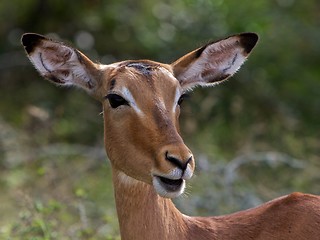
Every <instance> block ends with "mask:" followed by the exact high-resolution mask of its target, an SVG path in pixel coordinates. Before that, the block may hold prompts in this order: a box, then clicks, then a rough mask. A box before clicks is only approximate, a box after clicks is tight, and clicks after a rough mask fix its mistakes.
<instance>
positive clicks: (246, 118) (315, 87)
mask: <svg viewBox="0 0 320 240" xmlns="http://www.w3.org/2000/svg"><path fill="white" fill-rule="evenodd" d="M0 20H1V21H0V36H1V38H0V95H1V101H0V193H1V194H0V213H1V214H0V238H1V239H119V230H118V225H117V218H116V213H115V206H114V200H113V191H112V185H111V178H110V165H109V163H108V161H107V160H106V156H105V153H104V150H103V126H102V116H101V115H100V112H101V106H100V104H99V103H97V102H95V101H94V100H92V99H91V98H90V97H88V96H87V95H86V94H85V93H84V92H82V91H80V90H76V89H62V88H56V87H54V86H53V85H51V84H50V83H48V82H47V81H45V80H43V79H42V78H40V77H39V75H38V74H37V73H36V71H35V70H34V69H33V67H32V66H31V64H30V63H29V62H28V60H27V58H26V56H25V54H24V51H23V48H22V47H21V45H20V37H21V34H22V33H24V32H37V33H41V34H45V35H48V36H49V37H52V38H56V39H63V40H65V41H67V42H68V43H71V44H72V45H73V46H75V47H76V48H78V49H80V50H81V51H83V52H84V53H85V54H87V55H88V56H90V57H91V58H92V59H94V60H97V61H99V62H101V63H105V64H107V63H112V62H114V61H120V60H125V59H143V58H149V59H153V60H156V61H162V62H168V63H169V62H172V61H174V60H175V59H177V58H178V57H180V56H182V55H183V54H185V53H187V52H188V51H191V50H193V49H195V48H197V47H200V46H201V45H202V44H205V43H207V42H209V41H210V40H217V39H219V38H224V37H226V36H228V35H232V34H235V33H239V32H247V31H250V32H257V33H258V34H259V35H260V41H259V43H258V46H257V47H256V48H255V50H254V51H253V54H252V55H251V56H250V58H249V60H248V61H247V62H246V64H245V65H244V66H243V68H242V69H241V70H240V71H239V72H238V73H237V74H236V76H234V77H233V78H232V79H230V80H229V81H228V82H226V83H224V84H221V85H219V86H217V87H215V88H206V89H200V88H199V89H196V90H195V91H194V94H193V95H192V97H191V98H190V99H188V101H186V102H184V104H183V109H184V110H183V113H182V116H181V125H182V126H181V129H182V133H183V136H184V138H185V140H186V142H187V143H188V145H189V147H190V148H191V149H192V150H193V152H194V154H195V156H196V158H197V172H196V176H195V177H194V178H193V179H192V181H191V183H190V186H189V187H188V190H187V193H186V194H185V195H184V196H183V197H181V198H179V199H177V200H175V202H176V204H177V206H178V207H179V209H181V211H183V212H184V213H186V214H191V215H214V214H226V213H230V212H233V211H237V210H240V209H245V208H248V207H252V206H256V205H258V204H260V203H262V202H265V201H267V200H270V199H272V198H275V197H277V196H280V195H283V194H287V193H290V192H292V191H303V192H309V193H313V194H320V138H319V137H320V121H319V120H320V95H319V92H320V44H319V43H320V2H319V1H318V0H308V1H301V0H300V1H299V0H256V1H252V0H242V1H238V0H175V1H168V0H167V1H156V0H141V1H124V0H106V1H102V0H79V1H62V0H24V1H21V0H10V1H1V2H0Z"/></svg>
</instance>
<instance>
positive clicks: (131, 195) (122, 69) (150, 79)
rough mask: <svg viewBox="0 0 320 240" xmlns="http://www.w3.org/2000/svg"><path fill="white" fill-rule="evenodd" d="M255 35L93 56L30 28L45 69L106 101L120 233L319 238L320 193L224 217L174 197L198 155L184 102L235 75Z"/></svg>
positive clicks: (26, 38)
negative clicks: (109, 60) (193, 211)
mask: <svg viewBox="0 0 320 240" xmlns="http://www.w3.org/2000/svg"><path fill="white" fill-rule="evenodd" d="M257 41H258V36H257V35H256V34H254V33H242V34H239V35H234V36H231V37H228V38H226V39H223V40H220V41H217V42H212V43H210V44H207V45H205V46H203V47H201V48H198V49H196V50H194V51H192V52H190V53H188V54H186V55H185V56H183V57H181V58H179V59H178V60H177V61H175V62H173V63H172V64H162V63H158V62H154V61H150V60H139V61H138V60H137V61H136V60H134V61H132V60H129V61H122V62H117V63H113V64H109V65H102V64H97V63H94V62H92V61H91V60H90V59H89V58H88V57H86V56H85V55H84V54H83V53H81V52H80V51H78V50H76V49H74V48H72V47H70V46H68V45H66V44H63V43H60V42H58V41H54V40H51V39H48V38H46V37H44V36H41V35H38V34H33V33H27V34H24V35H23V36H22V44H23V45H24V47H25V50H26V52H27V54H28V57H29V59H30V61H31V62H32V63H33V65H34V66H35V68H36V69H37V70H38V72H39V73H40V74H41V75H42V76H43V77H45V78H47V79H48V80H50V81H51V82H53V83H55V84H57V85H59V86H77V87H80V88H83V89H84V90H86V91H87V92H88V93H89V94H90V95H91V96H93V97H94V98H95V99H97V100H99V101H100V102H101V103H102V105H103V116H104V136H105V148H106V152H107V155H108V157H109V159H110V161H111V167H112V175H113V177H112V178H113V179H112V180H113V185H114V195H115V200H116V208H117V214H118V219H119V225H120V233H121V237H122V239H123V240H127V239H133V240H139V239H142V240H149V239H150V240H151V239H154V240H158V239H164V240H166V239H168V240H176V239H179V240H180V239H183V240H184V239H194V240H201V239H215V240H216V239H225V240H232V239H234V240H244V239H248V240H249V239H285V240H288V239H308V240H310V239H320V197H319V196H315V195H308V194H302V193H292V194H290V195H287V196H283V197H280V198H277V199H274V200H272V201H270V202H267V203H265V204H262V205H260V206H258V207H256V208H252V209H249V210H245V211H240V212H237V213H233V214H230V215H224V216H218V217H189V216H186V215H184V214H182V213H181V212H179V210H178V209H177V208H176V207H175V206H174V204H173V203H172V201H171V198H174V197H177V196H179V195H181V194H182V193H183V192H184V189H185V183H186V181H187V180H189V179H190V178H191V177H192V175H193V172H194V168H195V159H194V156H193V155H192V152H191V151H190V150H189V148H188V147H187V146H186V145H185V144H184V142H183V140H182V138H181V136H180V133H179V131H180V130H179V123H178V118H179V113H180V104H181V102H182V101H183V98H184V97H185V94H186V93H187V92H189V91H191V90H192V89H193V88H194V87H196V86H214V85H216V84H218V83H220V82H222V81H224V80H226V79H227V78H229V77H230V76H232V75H233V74H234V73H235V72H236V71H238V69H239V68H240V66H241V65H242V64H243V63H244V62H245V60H246V59H247V57H248V55H249V54H250V52H251V50H252V49H253V47H254V46H255V45H256V43H257Z"/></svg>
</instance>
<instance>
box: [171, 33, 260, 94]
mask: <svg viewBox="0 0 320 240" xmlns="http://www.w3.org/2000/svg"><path fill="white" fill-rule="evenodd" d="M257 41H258V35H257V34H255V33H242V34H239V35H235V36H231V37H228V38H226V39H223V40H220V41H217V42H213V43H209V44H207V45H205V46H203V47H201V48H198V49H196V50H194V51H192V52H190V53H188V54H186V55H185V56H183V57H181V58H179V59H178V60H177V61H175V62H174V63H172V64H171V66H172V69H173V72H174V75H175V77H176V78H177V79H178V80H179V81H180V84H181V86H182V87H183V88H184V89H189V88H192V87H195V86H198V85H200V86H212V85H215V84H217V83H220V82H222V81H224V80H226V79H227V78H229V77H231V76H232V75H233V74H235V73H236V72H237V71H238V70H239V68H240V66H241V65H242V64H243V63H244V62H245V60H246V59H247V57H248V56H249V53H250V52H251V50H252V49H253V47H254V46H255V45H256V43H257Z"/></svg>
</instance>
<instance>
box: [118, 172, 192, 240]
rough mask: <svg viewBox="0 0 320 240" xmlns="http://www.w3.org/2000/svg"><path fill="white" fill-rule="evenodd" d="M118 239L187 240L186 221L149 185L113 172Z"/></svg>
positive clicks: (168, 200) (168, 201)
mask: <svg viewBox="0 0 320 240" xmlns="http://www.w3.org/2000/svg"><path fill="white" fill-rule="evenodd" d="M113 184H114V191H115V200H116V207H117V213H118V219H119V225H120V232H121V239H122V240H128V239H137V240H139V239H186V237H183V234H184V233H186V227H187V226H186V220H185V219H184V215H182V214H181V213H180V212H179V210H178V209H177V208H176V207H175V206H174V204H173V203H172V201H171V200H170V199H167V198H162V197H160V196H159V195H158V194H156V192H155V191H154V189H153V187H152V186H151V185H149V184H146V183H143V182H141V181H138V180H135V179H133V178H131V177H128V176H127V175H125V174H124V173H122V172H120V171H118V170H115V169H113Z"/></svg>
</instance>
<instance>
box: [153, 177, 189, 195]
mask: <svg viewBox="0 0 320 240" xmlns="http://www.w3.org/2000/svg"><path fill="white" fill-rule="evenodd" d="M152 183H153V187H154V189H155V190H156V192H157V193H158V194H159V195H160V196H161V197H165V198H175V197H178V196H180V195H181V194H182V193H183V192H184V189H185V187H186V181H185V180H184V179H182V178H180V179H170V178H166V177H161V176H153V179H152Z"/></svg>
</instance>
